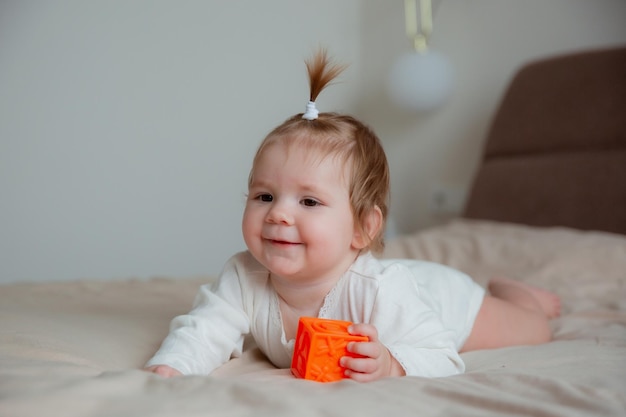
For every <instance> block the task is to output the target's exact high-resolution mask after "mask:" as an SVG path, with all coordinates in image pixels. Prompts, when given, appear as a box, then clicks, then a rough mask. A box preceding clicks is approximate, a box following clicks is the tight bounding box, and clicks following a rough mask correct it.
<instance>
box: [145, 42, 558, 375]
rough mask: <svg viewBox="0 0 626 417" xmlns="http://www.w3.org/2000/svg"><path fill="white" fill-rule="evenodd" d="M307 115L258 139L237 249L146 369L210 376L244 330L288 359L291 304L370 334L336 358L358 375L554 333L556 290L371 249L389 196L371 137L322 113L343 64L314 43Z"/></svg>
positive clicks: (458, 362) (456, 359)
mask: <svg viewBox="0 0 626 417" xmlns="http://www.w3.org/2000/svg"><path fill="white" fill-rule="evenodd" d="M307 70H308V74H309V81H310V100H309V103H308V104H307V107H306V112H305V113H304V114H297V115H295V116H293V117H291V118H290V119H288V120H286V121H285V122H284V123H283V124H281V125H280V126H278V127H276V128H275V129H274V130H273V131H272V132H270V133H269V135H268V136H267V137H266V138H265V139H264V140H263V142H262V143H261V145H260V147H259V149H258V151H257V153H256V156H255V158H254V161H253V164H252V169H251V171H250V176H249V181H248V197H247V202H246V208H245V212H244V215H243V222H242V230H243V236H244V240H245V242H246V246H247V248H248V250H247V251H245V252H241V253H238V254H236V255H234V256H233V257H232V258H231V259H230V260H229V261H228V262H227V263H226V265H225V267H224V269H223V271H222V273H221V275H220V277H219V279H218V280H217V281H216V282H215V283H214V284H212V285H205V286H203V287H201V289H200V291H199V294H198V296H197V297H196V300H195V303H194V307H193V309H192V311H191V312H189V313H188V314H186V315H183V316H179V317H176V318H175V319H174V320H173V321H172V324H171V329H170V333H169V335H168V336H167V338H166V339H165V340H164V341H163V343H162V345H161V348H160V349H159V350H158V352H157V353H156V354H155V356H154V357H153V358H152V359H150V361H148V363H147V365H146V367H147V370H149V371H151V372H154V373H157V374H159V375H162V376H166V377H169V376H174V375H181V374H209V373H210V372H212V371H213V370H214V369H216V368H217V367H219V366H220V365H222V364H224V363H225V362H227V361H228V360H229V359H230V358H231V357H236V356H239V355H240V354H241V353H242V348H243V341H244V336H245V335H247V334H252V336H253V337H254V339H255V341H256V343H257V345H258V347H259V348H260V349H261V350H262V351H263V353H264V354H265V355H266V356H267V357H268V358H269V359H270V360H271V361H272V363H274V364H275V365H276V366H278V367H281V368H289V366H290V364H291V357H292V355H293V348H294V338H295V335H296V329H297V325H298V319H299V318H300V317H301V316H312V317H323V318H332V319H339V320H347V321H351V322H354V323H355V324H354V325H352V326H351V327H350V329H349V331H350V332H351V333H352V334H355V335H364V336H367V337H368V339H369V340H368V341H366V342H352V343H350V344H349V345H348V350H349V351H350V352H352V353H355V354H358V355H360V356H361V357H352V356H350V357H348V356H346V357H343V358H342V359H341V360H340V364H341V366H342V367H344V368H345V375H346V376H347V377H349V378H352V379H354V380H356V381H372V380H376V379H379V378H384V377H390V376H402V375H418V376H427V377H438V376H447V375H454V374H458V373H461V372H463V371H464V369H465V366H464V363H463V361H462V359H461V357H460V355H459V354H460V353H462V352H465V351H470V350H477V349H490V348H498V347H504V346H511V345H520V344H539V343H545V342H548V341H550V340H551V337H552V335H551V330H550V326H549V319H550V318H552V317H556V316H557V315H558V314H559V310H560V302H559V299H558V297H557V296H556V295H554V294H552V293H550V292H547V291H544V290H541V289H538V288H534V287H530V286H528V285H525V284H523V283H520V282H516V281H513V280H509V279H505V278H501V279H495V280H492V281H491V282H490V283H489V285H488V289H489V294H486V293H485V290H484V289H483V288H482V287H480V286H479V285H477V284H476V283H474V282H473V281H472V280H471V279H470V278H469V277H468V276H466V275H465V274H463V273H461V272H459V271H456V270H454V269H451V268H448V267H445V266H443V265H438V264H434V263H429V262H421V261H410V260H395V261H394V260H384V261H380V260H377V259H376V258H375V257H374V256H373V255H372V252H373V251H379V250H380V249H382V247H383V238H382V236H383V229H384V224H385V220H386V217H387V202H388V198H389V170H388V165H387V159H386V156H385V153H384V151H383V148H382V146H381V144H380V141H379V139H378V137H377V136H376V135H375V134H374V132H372V130H370V129H369V128H368V127H367V126H365V125H364V124H363V123H361V122H360V121H358V120H356V119H355V118H353V117H350V116H347V115H341V114H336V113H319V112H318V110H317V109H316V106H315V100H316V99H317V96H318V95H319V93H320V92H321V91H322V90H323V89H324V88H325V87H326V86H327V85H328V84H329V83H330V82H331V81H332V80H333V79H334V78H335V77H336V76H337V75H338V74H339V73H340V72H341V71H342V70H343V67H341V66H338V65H334V64H332V63H331V62H330V61H329V59H328V57H327V55H326V53H325V51H320V52H318V53H317V54H316V55H315V56H314V57H313V59H311V60H310V61H307Z"/></svg>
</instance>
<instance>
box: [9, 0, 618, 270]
mask: <svg viewBox="0 0 626 417" xmlns="http://www.w3.org/2000/svg"><path fill="white" fill-rule="evenodd" d="M435 6H436V20H435V34H434V36H433V39H432V45H433V48H437V49H438V50H440V51H441V52H443V53H446V54H447V55H448V56H449V57H450V59H451V60H452V63H453V65H454V67H455V69H456V71H457V88H456V90H455V94H454V96H453V97H452V99H451V101H450V102H449V103H448V104H447V105H446V106H445V107H444V108H443V109H441V110H440V111H438V112H436V113H433V114H430V115H427V116H414V115H413V116H408V115H405V114H402V113H401V112H398V111H396V110H394V109H393V108H392V107H391V106H390V105H389V103H388V102H387V99H386V96H385V92H384V89H383V79H384V77H385V75H386V73H387V71H388V67H389V65H390V64H391V62H392V61H393V59H394V58H395V57H397V56H399V55H400V54H401V53H403V52H405V51H408V50H409V49H408V48H409V44H408V41H407V40H406V39H405V38H404V26H403V25H404V20H403V19H404V17H403V2H402V1H401V0H395V1H391V0H387V1H381V0H361V1H358V0H350V1H347V0H342V1H333V0H317V1H315V2H311V1H296V0H265V1H256V0H246V1H237V2H232V1H225V0H224V1H200V0H198V1H191V0H182V1H177V2H173V1H166V0H154V1H148V0H130V1H125V0H110V1H109V0H107V1H104V0H102V1H99V0H98V1H91V2H84V1H81V0H73V1H71V0H49V1H45V2H44V1H40V2H38V1H29V0H27V1H19V0H4V1H2V2H0V282H10V281H28V280H36V281H41V280H68V279H77V278H104V279H109V278H126V277H140V278H146V277H151V276H177V277H185V276H195V275H206V274H215V273H217V272H219V270H220V268H221V266H222V264H223V262H224V261H225V259H226V258H227V257H228V256H229V255H230V254H232V253H233V252H234V251H236V250H240V249H242V248H243V240H242V239H241V237H240V217H241V213H242V210H243V203H244V197H243V195H244V193H245V191H246V179H247V175H248V170H249V165H250V161H251V158H252V155H253V153H254V151H255V149H256V146H257V144H258V143H259V141H260V140H261V139H262V137H263V136H264V135H265V134H266V133H267V132H268V131H269V130H270V129H271V128H272V127H274V126H275V125H276V124H278V123H280V122H282V121H283V120H284V119H285V118H286V117H288V116H290V115H292V114H294V113H296V112H299V111H302V110H303V109H304V105H305V103H306V94H307V83H306V78H305V71H304V65H303V63H302V60H303V59H304V58H305V57H307V56H308V55H309V54H310V52H311V51H312V50H313V49H314V48H315V47H316V46H317V45H319V44H322V45H327V46H329V47H330V49H331V52H332V53H333V55H335V56H336V57H337V58H339V59H340V60H341V61H346V62H350V63H351V64H352V65H351V67H350V68H349V69H348V71H347V72H346V73H345V74H344V75H343V76H342V82H341V83H338V84H336V85H334V86H333V87H332V88H331V89H329V90H328V91H325V92H324V94H323V95H322V96H321V97H320V99H319V105H320V107H321V108H322V109H323V110H336V111H345V112H351V113H355V114H356V115H357V116H359V117H361V118H362V119H363V120H364V121H366V122H368V123H369V124H370V125H371V126H373V127H374V128H375V129H376V131H377V132H378V133H379V135H380V136H381V138H382V140H383V142H384V144H385V148H386V150H387V152H388V155H389V161H390V165H391V170H392V192H393V195H392V207H391V208H392V214H393V216H394V218H395V220H396V222H397V225H398V227H399V229H400V232H410V231H413V230H416V229H418V228H422V227H426V226H429V225H432V224H433V223H435V222H436V221H438V220H440V219H438V218H436V217H434V216H432V215H430V214H429V213H428V209H427V207H428V203H427V199H428V190H429V187H430V185H431V184H433V183H440V182H443V183H450V184H452V185H455V186H456V185H458V186H460V187H466V186H467V185H468V184H469V181H470V180H471V175H472V174H473V171H474V169H475V167H476V164H477V161H478V158H479V153H480V145H481V143H482V140H483V138H484V135H485V133H486V130H487V127H488V123H489V120H490V117H491V114H492V113H493V110H494V109H495V107H496V105H497V101H498V100H499V97H500V94H501V92H502V90H503V88H504V86H505V85H506V82H507V81H508V79H509V78H510V76H511V75H512V73H513V71H514V69H515V68H516V67H517V66H518V65H519V64H521V63H522V62H525V61H526V60H527V59H531V58H535V57H540V56H544V55H547V54H551V53H554V52H565V51H570V50H577V49H583V48H587V47H596V46H604V45H615V44H626V25H625V24H624V22H625V21H626V1H623V0H593V1H592V0H526V1H516V0H437V1H436V2H435Z"/></svg>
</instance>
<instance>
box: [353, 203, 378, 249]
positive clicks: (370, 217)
mask: <svg viewBox="0 0 626 417" xmlns="http://www.w3.org/2000/svg"><path fill="white" fill-rule="evenodd" d="M361 226H362V228H360V227H358V225H356V224H355V226H354V236H353V238H352V247H353V248H355V249H359V250H360V249H363V248H365V247H367V246H368V245H369V244H370V243H371V242H372V241H373V240H374V238H375V237H376V235H378V232H380V228H381V227H382V226H383V213H382V211H381V210H380V207H378V206H374V208H372V209H371V210H370V211H369V213H367V215H366V216H365V221H364V222H363V224H362V225H361Z"/></svg>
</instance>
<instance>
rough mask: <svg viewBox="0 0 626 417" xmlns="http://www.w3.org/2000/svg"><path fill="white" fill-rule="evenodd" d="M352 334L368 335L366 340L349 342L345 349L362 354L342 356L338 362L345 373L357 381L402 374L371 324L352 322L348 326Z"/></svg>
mask: <svg viewBox="0 0 626 417" xmlns="http://www.w3.org/2000/svg"><path fill="white" fill-rule="evenodd" d="M348 332H350V334H353V335H361V336H367V337H369V341H368V342H350V343H348V346H347V349H348V352H350V353H356V354H358V355H361V356H364V357H363V358H353V357H351V356H344V357H343V358H341V360H340V362H339V364H340V365H341V366H342V367H344V368H346V371H345V375H346V376H347V377H348V378H352V379H354V380H355V381H359V382H369V381H374V380H376V379H379V378H385V377H389V376H404V375H405V372H404V369H403V368H402V366H401V365H400V363H399V362H398V361H397V360H396V359H395V358H394V357H393V356H392V355H391V353H390V352H389V350H388V349H387V348H386V347H385V345H383V344H382V343H381V342H380V341H379V340H378V331H377V330H376V327H374V326H372V325H371V324H365V323H361V324H353V325H351V326H350V327H349V328H348Z"/></svg>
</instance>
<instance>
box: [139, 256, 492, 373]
mask: <svg viewBox="0 0 626 417" xmlns="http://www.w3.org/2000/svg"><path fill="white" fill-rule="evenodd" d="M484 294H485V291H484V289H483V288H482V287H480V286H479V285H478V284H476V283H475V282H474V281H472V279H471V278H470V277H468V276H467V275H465V274H463V273H461V272H459V271H457V270H454V269H452V268H448V267H446V266H443V265H439V264H435V263H430V262H423V261H416V260H377V259H375V258H374V257H373V256H372V255H371V254H369V253H366V254H363V255H361V256H359V257H358V258H357V260H356V261H355V262H354V263H353V264H352V266H351V267H350V269H349V270H348V271H347V272H346V273H345V274H344V275H343V276H342V277H341V279H340V280H339V281H338V282H337V285H336V286H335V287H334V288H333V289H332V290H331V291H330V292H329V293H328V295H327V296H326V298H325V300H324V304H323V306H322V308H321V310H320V312H319V317H322V318H331V319H337V320H347V321H351V322H355V323H369V324H372V325H374V326H376V329H377V330H378V335H379V339H380V341H381V342H382V343H383V344H384V345H385V346H386V347H387V348H388V349H389V351H390V352H391V354H392V355H393V356H394V357H395V358H396V360H398V362H399V363H400V364H401V365H402V367H403V368H404V370H405V372H406V374H407V375H416V376H426V377H438V376H447V375H453V374H458V373H462V372H463V371H464V370H465V365H464V363H463V361H462V359H461V358H460V356H459V354H458V351H459V350H460V349H461V347H462V346H463V344H464V343H465V340H466V339H467V337H468V336H469V334H470V332H471V330H472V326H473V323H474V320H475V319H476V315H477V314H478V310H479V309H480V306H481V304H482V300H483V297H484ZM248 333H251V334H252V336H253V337H254V340H255V342H256V344H257V346H258V347H259V348H260V349H261V351H263V353H265V355H266V356H267V357H268V358H269V359H270V361H272V363H273V364H274V365H276V366H278V367H280V368H289V367H290V365H291V357H292V354H293V346H294V341H293V340H286V338H285V334H284V331H283V326H282V319H281V315H280V308H279V302H278V296H277V294H276V292H275V291H274V288H273V286H272V284H271V281H270V279H269V272H268V270H267V269H265V268H264V267H263V266H262V265H261V264H260V263H258V262H257V261H256V260H255V259H254V257H253V256H252V255H251V254H250V253H249V252H241V253H238V254H237V255H235V256H233V257H232V258H231V259H230V260H229V261H228V262H227V263H226V265H225V267H224V270H223V272H222V274H221V276H220V277H219V279H218V280H217V281H216V282H215V283H214V284H212V285H204V286H202V287H201V288H200V291H199V293H198V295H197V297H196V300H195V302H194V307H193V309H192V311H191V312H189V313H188V314H186V315H182V316H179V317H176V318H175V319H174V320H172V323H171V326H170V333H169V335H168V336H167V338H166V339H165V340H164V341H163V343H162V345H161V348H160V349H159V351H158V352H157V353H156V354H155V355H154V357H153V358H152V359H150V361H149V362H148V364H147V366H151V365H169V366H171V367H172V368H175V369H177V370H179V371H180V372H182V373H183V374H208V373H210V372H212V371H213V370H214V369H215V368H217V367H219V366H220V365H222V364H224V363H226V362H227V361H228V360H229V359H230V358H231V357H237V356H239V355H241V352H242V348H243V341H244V336H245V335H247V334H248Z"/></svg>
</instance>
